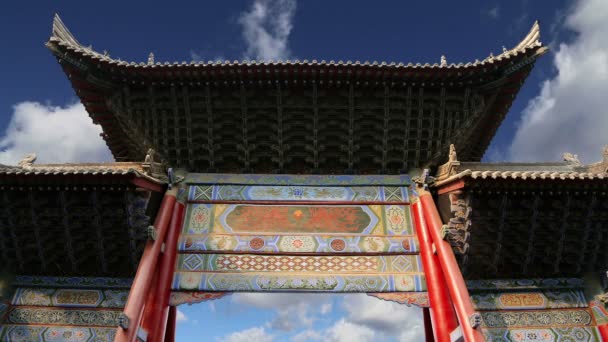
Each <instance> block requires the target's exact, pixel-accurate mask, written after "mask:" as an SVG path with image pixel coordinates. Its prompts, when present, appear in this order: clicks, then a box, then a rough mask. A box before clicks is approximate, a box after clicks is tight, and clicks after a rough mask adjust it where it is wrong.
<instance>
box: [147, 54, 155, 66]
mask: <svg viewBox="0 0 608 342" xmlns="http://www.w3.org/2000/svg"><path fill="white" fill-rule="evenodd" d="M152 64H154V54H153V53H152V52H150V54H149V55H148V65H152Z"/></svg>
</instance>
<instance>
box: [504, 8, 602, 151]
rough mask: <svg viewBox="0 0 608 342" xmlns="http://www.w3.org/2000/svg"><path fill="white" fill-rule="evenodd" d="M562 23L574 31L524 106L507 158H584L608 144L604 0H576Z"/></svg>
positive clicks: (558, 50)
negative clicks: (568, 154) (553, 71)
mask: <svg viewBox="0 0 608 342" xmlns="http://www.w3.org/2000/svg"><path fill="white" fill-rule="evenodd" d="M565 25H566V28H568V29H570V30H573V31H574V32H575V33H577V36H576V38H575V39H574V40H573V41H572V42H571V43H562V44H560V45H559V48H557V51H556V53H555V56H554V60H553V63H554V65H555V68H556V69H557V75H556V76H555V77H554V78H552V79H549V80H547V81H545V82H544V83H543V84H542V89H541V92H540V95H538V96H537V97H536V98H534V99H532V100H531V101H530V102H529V103H528V105H527V107H526V108H525V109H524V111H523V115H522V119H521V121H520V122H519V125H518V127H517V131H516V133H515V137H514V139H513V142H512V144H511V146H510V148H509V153H508V154H509V159H510V160H516V161H556V160H559V159H560V157H561V154H562V153H563V152H572V153H575V154H578V155H579V157H580V159H581V161H582V162H583V163H589V162H594V161H597V160H599V159H601V151H602V147H603V145H606V144H608V133H606V132H608V110H606V94H608V40H607V39H606V36H608V2H607V1H604V0H579V2H578V3H577V4H576V6H575V7H574V10H573V12H572V13H571V14H570V15H568V16H567V18H566V21H565Z"/></svg>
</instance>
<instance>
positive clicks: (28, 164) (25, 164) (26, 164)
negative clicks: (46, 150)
mask: <svg viewBox="0 0 608 342" xmlns="http://www.w3.org/2000/svg"><path fill="white" fill-rule="evenodd" d="M36 158H37V156H36V153H30V154H28V155H26V156H25V157H23V159H21V160H20V161H19V163H17V165H18V166H19V167H21V168H23V169H30V168H32V164H34V162H35V161H36Z"/></svg>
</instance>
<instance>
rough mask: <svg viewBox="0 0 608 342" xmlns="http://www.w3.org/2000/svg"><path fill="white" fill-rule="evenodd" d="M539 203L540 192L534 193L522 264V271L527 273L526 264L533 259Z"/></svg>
mask: <svg viewBox="0 0 608 342" xmlns="http://www.w3.org/2000/svg"><path fill="white" fill-rule="evenodd" d="M539 203H540V194H539V193H538V192H535V193H534V201H533V203H532V215H531V216H530V235H529V236H528V248H527V250H526V260H525V261H524V264H523V273H524V274H527V273H528V266H529V265H530V264H531V263H532V262H533V261H534V240H535V239H536V228H538V205H539Z"/></svg>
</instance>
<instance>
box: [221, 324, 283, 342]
mask: <svg viewBox="0 0 608 342" xmlns="http://www.w3.org/2000/svg"><path fill="white" fill-rule="evenodd" d="M273 340H274V337H273V335H271V334H269V333H267V332H266V330H265V329H264V328H263V327H254V328H249V329H245V330H241V331H237V332H233V333H231V334H229V335H226V336H224V337H223V338H221V339H219V341H220V342H254V341H255V342H272V341H273Z"/></svg>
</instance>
